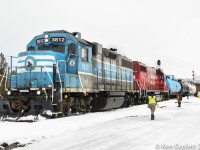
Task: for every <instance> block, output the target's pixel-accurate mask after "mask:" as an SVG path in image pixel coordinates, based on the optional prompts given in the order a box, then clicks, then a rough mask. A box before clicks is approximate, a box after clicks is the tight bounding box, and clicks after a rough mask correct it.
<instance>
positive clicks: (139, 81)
mask: <svg viewBox="0 0 200 150" xmlns="http://www.w3.org/2000/svg"><path fill="white" fill-rule="evenodd" d="M133 70H134V72H133V75H134V77H135V78H134V90H146V86H147V83H146V82H147V68H146V65H145V64H143V63H141V62H138V61H133Z"/></svg>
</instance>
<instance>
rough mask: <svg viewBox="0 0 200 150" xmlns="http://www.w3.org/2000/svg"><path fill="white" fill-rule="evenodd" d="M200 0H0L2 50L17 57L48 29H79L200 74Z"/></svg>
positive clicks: (136, 56)
mask: <svg viewBox="0 0 200 150" xmlns="http://www.w3.org/2000/svg"><path fill="white" fill-rule="evenodd" d="M199 8H200V1H199V0H0V52H3V53H4V54H5V55H6V56H9V55H14V56H17V55H18V53H19V52H21V51H24V50H25V48H26V44H27V43H28V42H29V41H30V40H31V39H32V38H33V37H34V36H35V35H38V34H41V33H43V31H48V30H60V29H64V30H67V31H69V32H74V31H78V32H81V33H82V38H84V39H87V40H89V41H92V42H93V41H96V42H99V43H101V44H102V45H103V46H104V47H111V46H112V47H115V48H118V49H119V52H120V53H122V54H124V55H126V56H127V57H129V58H131V59H133V60H138V61H141V62H144V63H145V64H147V65H150V66H155V64H156V61H157V60H158V59H160V60H161V65H162V69H163V70H164V71H165V72H166V74H174V75H175V76H176V77H178V78H180V77H182V78H188V77H190V78H191V77H192V70H195V72H196V73H197V74H198V75H200V63H199V62H200V52H199V50H200V9H199Z"/></svg>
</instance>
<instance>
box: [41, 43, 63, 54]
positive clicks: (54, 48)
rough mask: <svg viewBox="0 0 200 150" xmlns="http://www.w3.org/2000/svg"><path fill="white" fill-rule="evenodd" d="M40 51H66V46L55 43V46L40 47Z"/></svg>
mask: <svg viewBox="0 0 200 150" xmlns="http://www.w3.org/2000/svg"><path fill="white" fill-rule="evenodd" d="M38 50H39V51H50V50H51V51H54V52H59V53H64V52H65V47H64V46H63V45H54V46H49V45H45V46H40V47H38Z"/></svg>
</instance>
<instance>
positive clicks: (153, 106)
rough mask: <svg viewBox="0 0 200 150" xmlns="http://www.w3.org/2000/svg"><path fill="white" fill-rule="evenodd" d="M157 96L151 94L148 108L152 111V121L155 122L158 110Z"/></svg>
mask: <svg viewBox="0 0 200 150" xmlns="http://www.w3.org/2000/svg"><path fill="white" fill-rule="evenodd" d="M156 104H157V102H156V96H155V94H154V92H151V93H150V95H149V96H148V108H150V109H151V120H154V119H155V117H154V112H155V110H156Z"/></svg>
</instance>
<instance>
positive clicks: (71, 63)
mask: <svg viewBox="0 0 200 150" xmlns="http://www.w3.org/2000/svg"><path fill="white" fill-rule="evenodd" d="M77 57H78V55H77V46H76V44H75V43H73V41H70V42H69V43H68V55H67V64H66V65H67V71H66V72H67V73H69V74H77V66H78V65H77V62H78V61H77Z"/></svg>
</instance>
